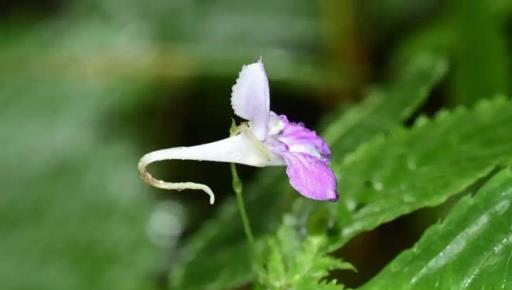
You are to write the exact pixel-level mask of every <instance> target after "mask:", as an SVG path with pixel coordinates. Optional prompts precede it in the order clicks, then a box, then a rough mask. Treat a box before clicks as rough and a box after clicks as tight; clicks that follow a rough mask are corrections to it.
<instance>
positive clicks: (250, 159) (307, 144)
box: [138, 59, 338, 204]
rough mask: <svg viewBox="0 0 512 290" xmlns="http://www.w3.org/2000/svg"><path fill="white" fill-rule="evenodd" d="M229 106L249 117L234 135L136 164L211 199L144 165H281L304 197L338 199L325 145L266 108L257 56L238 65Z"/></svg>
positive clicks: (154, 182) (157, 183)
mask: <svg viewBox="0 0 512 290" xmlns="http://www.w3.org/2000/svg"><path fill="white" fill-rule="evenodd" d="M231 106H232V107H233V110H234V111H235V114H236V115H238V116H239V117H241V118H243V119H245V120H247V121H248V122H247V123H242V124H241V125H240V126H238V128H237V130H236V131H237V132H236V133H235V134H234V135H232V136H230V137H228V138H226V139H223V140H219V141H216V142H212V143H208V144H203V145H197V146H191V147H175V148H168V149H162V150H158V151H154V152H151V153H148V154H146V155H144V156H143V157H142V158H141V160H140V162H139V166H138V168H139V172H140V174H141V176H142V178H143V179H144V181H145V182H146V183H148V184H150V185H152V186H155V187H158V188H163V189H175V190H183V189H199V190H203V191H205V192H206V193H208V195H209V196H210V203H211V204H213V202H214V200H215V197H214V195H213V192H212V190H211V189H210V188H209V187H208V186H206V185H204V184H198V183H193V182H164V181H161V180H158V179H155V178H153V177H152V176H151V175H150V174H149V173H148V172H147V171H146V166H147V165H149V164H150V163H153V162H156V161H162V160H175V159H181V160H198V161H218V162H230V163H239V164H245V165H250V166H256V167H264V166H283V165H284V166H286V173H287V175H288V177H289V179H290V184H291V185H292V186H293V188H295V189H296V190H297V191H298V192H299V193H300V194H302V195H303V196H305V197H307V198H310V199H315V200H329V201H336V200H337V198H338V193H337V190H336V176H335V175H334V173H333V171H332V170H331V169H330V168H329V159H330V151H329V147H328V146H327V144H326V143H325V141H324V140H323V139H322V138H320V137H319V136H318V135H317V134H316V133H315V132H314V131H312V130H309V129H307V128H306V127H304V125H303V124H302V123H294V122H290V121H288V118H287V117H286V116H285V115H277V114H276V113H274V112H272V111H270V94H269V86H268V79H267V74H266V72H265V68H264V67H263V62H262V61H261V59H260V60H259V61H258V62H256V63H252V64H249V65H246V66H243V67H242V71H241V72H240V76H239V77H238V79H237V81H236V84H235V85H234V86H233V91H232V93H231Z"/></svg>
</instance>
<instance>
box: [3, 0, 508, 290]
mask: <svg viewBox="0 0 512 290" xmlns="http://www.w3.org/2000/svg"><path fill="white" fill-rule="evenodd" d="M511 15H512V1H510V0H469V1H468V0H451V1H439V0H413V1H411V0H322V1H306V0H298V1H297V0H295V1H291V0H283V1H271V0H261V1H245V0H244V1H228V0H219V1H199V0H151V1H135V0H125V1H121V0H67V1H63V0H44V1H42V0H2V1H0V141H1V143H0V144H1V147H0V148H1V150H0V160H1V161H0V164H1V167H0V168H1V169H0V170H1V174H0V181H1V189H0V288H1V289H13V290H14V289H53V290H58V289H165V288H166V285H167V283H168V281H167V276H168V275H167V273H168V271H169V268H170V267H172V264H173V259H174V257H175V253H176V252H177V251H178V250H179V248H180V246H181V244H182V243H183V240H184V238H186V237H187V236H189V235H191V234H192V233H194V231H195V230H196V229H197V228H199V227H200V226H201V224H202V223H203V221H204V220H206V219H208V217H210V216H211V215H212V213H213V211H214V210H215V208H216V206H213V207H210V206H209V205H208V203H207V197H206V196H205V195H204V194H202V193H200V192H194V191H185V192H181V193H177V192H163V191H159V190H154V189H152V188H149V187H148V186H146V185H144V184H143V183H142V181H141V180H140V179H139V177H138V174H137V170H136V165H137V161H138V159H139V158H140V157H141V156H142V154H144V153H146V152H149V151H152V150H156V149H161V148H166V147H173V146H182V145H195V144H201V143H205V142H209V141H213V140H217V139H220V138H222V137H225V136H227V134H228V129H229V126H230V122H231V117H232V116H233V113H232V111H231V107H230V102H229V97H230V92H231V86H232V85H233V84H234V82H235V79H236V77H237V75H238V72H239V70H240V68H241V66H242V64H247V63H251V62H254V61H256V60H257V59H258V58H259V57H260V56H262V57H263V60H264V62H265V65H266V69H267V73H268V75H269V79H270V89H271V95H272V104H271V107H272V109H273V110H274V111H276V112H280V113H284V114H286V115H288V116H289V118H290V119H291V120H296V121H299V120H300V121H303V122H304V123H306V125H307V126H308V127H318V126H322V124H323V123H322V120H324V118H323V116H328V115H329V114H332V113H334V112H336V111H337V108H339V107H343V106H346V104H348V103H353V102H357V101H358V100H360V99H361V98H363V97H364V96H365V94H366V92H367V90H368V89H369V88H371V87H372V86H374V85H375V84H382V83H385V82H386V81H387V80H389V79H390V78H391V77H392V76H393V72H394V69H395V68H397V67H399V66H400V64H401V63H403V61H405V60H406V59H408V58H410V57H412V56H414V55H417V54H420V53H423V52H434V53H437V54H441V55H443V56H446V57H447V58H448V59H449V61H450V67H451V69H450V73H449V75H448V77H447V78H446V79H445V80H444V81H443V83H442V84H441V85H440V86H439V87H438V88H436V90H435V91H434V95H433V96H432V97H431V98H430V99H429V101H428V102H427V103H426V104H425V106H424V107H423V108H422V111H421V112H419V113H426V114H432V113H434V112H435V111H436V110H438V109H439V108H440V107H442V106H448V107H453V106H455V105H459V104H463V105H471V104H472V103H474V102H475V101H476V100H478V99H479V98H482V97H490V96H492V95H495V94H507V93H508V92H509V90H510V83H509V80H510V55H511V54H510V52H511V47H512V46H511V44H512V43H511V38H510V34H511V32H512V22H511ZM152 170H155V172H156V174H155V175H157V176H158V177H160V178H162V179H165V180H190V181H198V182H204V183H206V184H209V185H210V186H211V187H212V189H213V190H214V191H215V192H216V193H217V198H218V203H219V204H220V203H222V201H223V200H225V199H226V198H227V197H229V196H231V195H232V191H231V187H230V184H231V177H230V172H229V168H228V166H227V165H226V164H211V163H199V162H169V163H164V164H158V166H154V167H153V169H152ZM240 171H241V172H240V173H241V175H242V178H243V179H244V180H250V178H251V176H252V175H253V173H254V172H255V170H254V169H251V168H245V167H244V168H240ZM439 211H440V210H427V211H422V212H419V213H416V214H414V215H413V216H409V217H407V218H403V219H400V220H398V221H397V222H394V223H392V224H388V225H386V226H384V227H380V228H379V229H377V230H375V231H373V232H371V233H368V234H365V235H364V236H361V237H358V238H357V240H356V242H354V243H351V244H349V245H348V246H347V247H346V249H345V250H344V253H343V255H344V256H346V257H348V260H349V261H351V262H353V263H354V264H355V265H356V266H357V267H358V268H359V269H362V272H361V273H359V274H358V275H357V276H356V275H355V274H349V275H348V276H347V277H345V281H346V282H347V284H348V285H351V286H356V285H359V284H360V283H362V282H363V281H364V280H365V279H367V277H368V276H370V275H372V274H374V273H375V272H376V271H378V269H380V267H382V265H384V263H386V261H388V260H389V259H391V258H392V257H393V256H394V255H396V253H397V252H398V251H400V250H401V249H403V248H404V247H406V246H409V245H410V244H412V243H413V242H414V241H415V239H416V238H417V237H418V236H419V235H420V233H421V232H422V230H423V229H424V228H425V227H426V226H427V225H428V224H429V222H431V221H434V220H435V219H436V217H437V215H438V214H439ZM390 233H391V234H392V236H394V237H396V238H395V239H391V240H390V239H387V242H383V238H382V237H383V236H389V235H390ZM351 275H352V276H351Z"/></svg>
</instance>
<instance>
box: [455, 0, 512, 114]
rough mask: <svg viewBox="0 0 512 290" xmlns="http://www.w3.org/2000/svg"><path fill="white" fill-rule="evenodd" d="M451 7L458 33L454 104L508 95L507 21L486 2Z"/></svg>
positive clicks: (462, 0) (458, 2)
mask: <svg viewBox="0 0 512 290" xmlns="http://www.w3.org/2000/svg"><path fill="white" fill-rule="evenodd" d="M452 5H453V7H452V10H453V12H454V14H455V20H456V22H455V23H454V24H456V26H455V27H456V30H457V32H458V41H457V43H456V44H457V45H456V54H455V63H456V66H457V69H456V71H455V84H454V86H455V93H454V95H453V97H454V98H455V101H456V102H457V103H461V104H473V103H475V102H476V101H478V100H479V99H482V98H486V97H490V96H493V95H495V94H507V93H508V92H509V89H510V88H509V86H508V81H509V80H510V77H511V76H510V73H509V67H510V64H511V63H510V59H509V57H508V55H507V43H506V37H507V35H506V34H505V24H506V19H507V18H505V17H499V13H493V6H494V5H490V3H488V2H486V1H465V0H456V1H453V3H452ZM483 72H485V73H483Z"/></svg>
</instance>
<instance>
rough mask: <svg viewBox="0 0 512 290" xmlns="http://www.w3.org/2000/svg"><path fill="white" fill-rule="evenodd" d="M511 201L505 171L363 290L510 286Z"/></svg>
mask: <svg viewBox="0 0 512 290" xmlns="http://www.w3.org/2000/svg"><path fill="white" fill-rule="evenodd" d="M511 202H512V171H511V170H510V169H505V170H503V171H502V172H500V173H499V174H497V175H496V176H494V177H493V178H492V179H491V180H490V181H489V182H487V183H486V184H485V186H484V187H483V188H482V189H480V190H479V192H478V193H477V194H476V196H475V197H466V198H464V199H462V200H460V201H459V202H458V204H457V205H456V206H455V208H453V209H452V211H451V212H450V214H449V215H448V217H447V218H446V220H445V221H444V222H443V223H441V224H438V225H435V226H433V227H431V228H430V229H428V230H427V231H426V233H425V234H424V235H423V237H422V238H421V239H420V241H419V242H418V243H417V244H416V245H415V246H414V247H413V248H412V249H410V250H407V251H405V252H403V253H402V254H400V255H399V256H398V257H397V258H396V259H395V260H394V261H393V262H391V263H390V264H389V265H388V266H386V268H385V269H384V270H383V271H382V272H381V273H379V274H378V275H377V276H376V277H375V278H374V279H373V280H371V281H370V282H369V283H367V284H366V285H365V286H364V287H362V288H361V289H365V290H371V289H397V290H399V289H511V288H512V279H511V277H512V235H511V231H510V229H511V228H512V207H511Z"/></svg>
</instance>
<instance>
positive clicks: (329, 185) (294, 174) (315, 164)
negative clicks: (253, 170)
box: [283, 152, 338, 201]
mask: <svg viewBox="0 0 512 290" xmlns="http://www.w3.org/2000/svg"><path fill="white" fill-rule="evenodd" d="M283 157H284V159H285V162H286V165H287V168H286V174H288V177H289V179H290V184H291V185H292V186H293V188H295V189H296V190H297V191H298V192H299V193H300V194H302V195H303V196H305V197H307V198H311V199H315V200H329V201H336V200H337V199H338V193H337V191H336V176H335V175H334V172H332V170H331V169H330V168H329V166H328V165H327V163H326V162H324V161H323V160H321V159H318V158H316V157H315V156H312V155H310V154H307V153H292V152H287V153H285V154H283Z"/></svg>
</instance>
